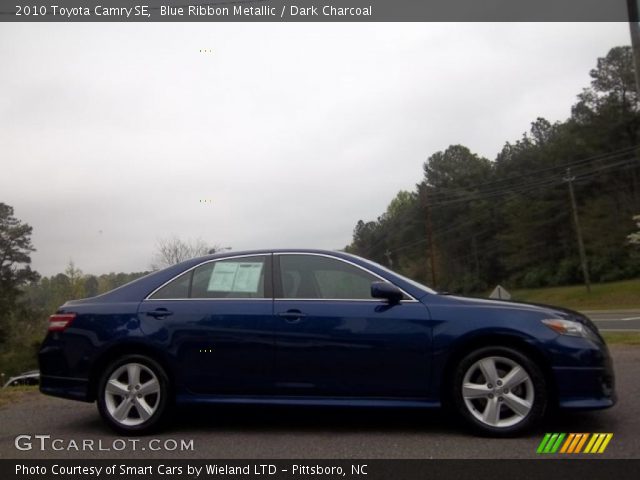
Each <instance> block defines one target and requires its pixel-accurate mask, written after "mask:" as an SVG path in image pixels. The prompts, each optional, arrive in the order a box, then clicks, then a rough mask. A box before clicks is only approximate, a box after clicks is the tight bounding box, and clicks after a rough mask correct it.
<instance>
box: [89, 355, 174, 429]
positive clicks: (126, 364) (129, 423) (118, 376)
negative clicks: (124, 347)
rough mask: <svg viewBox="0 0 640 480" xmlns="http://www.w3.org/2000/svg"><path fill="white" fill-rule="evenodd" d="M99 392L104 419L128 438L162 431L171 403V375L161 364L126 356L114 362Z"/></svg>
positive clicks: (102, 380)
mask: <svg viewBox="0 0 640 480" xmlns="http://www.w3.org/2000/svg"><path fill="white" fill-rule="evenodd" d="M98 388H99V390H98V411H99V412H100V415H101V416H102V418H103V419H104V420H105V421H106V422H107V424H109V426H110V427H111V428H112V429H114V430H115V431H116V432H118V433H121V434H125V435H134V434H138V435H139V434H144V433H148V432H150V431H152V430H153V429H155V428H156V427H158V426H159V425H160V423H161V422H162V420H163V418H164V416H165V413H166V410H167V407H168V405H169V403H170V402H169V381H168V378H167V374H166V373H165V371H164V369H163V368H162V367H161V366H160V364H158V362H156V361H155V360H153V359H152V358H149V357H147V356H143V355H126V356H124V357H121V358H119V359H117V360H116V361H114V362H112V363H111V364H110V365H108V366H107V368H106V369H105V370H104V372H103V375H102V377H101V379H100V382H99V386H98Z"/></svg>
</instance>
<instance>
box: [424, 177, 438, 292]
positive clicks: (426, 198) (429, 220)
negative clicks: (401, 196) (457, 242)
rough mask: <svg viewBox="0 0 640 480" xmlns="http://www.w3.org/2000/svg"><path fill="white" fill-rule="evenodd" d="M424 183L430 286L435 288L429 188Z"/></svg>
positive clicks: (434, 257) (434, 261)
mask: <svg viewBox="0 0 640 480" xmlns="http://www.w3.org/2000/svg"><path fill="white" fill-rule="evenodd" d="M428 188H429V187H428V186H427V185H426V183H425V188H424V202H425V208H426V219H425V220H426V223H427V242H428V247H429V252H428V253H429V261H430V263H431V287H432V288H436V285H437V283H436V278H437V276H436V254H435V248H434V246H433V225H432V224H431V207H430V205H429V190H428Z"/></svg>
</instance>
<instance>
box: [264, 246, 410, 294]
mask: <svg viewBox="0 0 640 480" xmlns="http://www.w3.org/2000/svg"><path fill="white" fill-rule="evenodd" d="M282 255H307V256H315V257H325V258H330V259H332V260H338V261H340V262H343V263H346V264H347V265H351V266H353V267H356V268H359V269H360V270H362V271H364V272H366V273H368V274H369V275H372V276H374V277H376V278H378V279H379V280H381V281H383V282H387V283H391V285H393V286H395V287H398V286H397V285H396V284H395V283H392V282H390V281H389V280H387V279H386V278H384V277H382V276H381V275H378V274H377V273H375V272H372V271H371V270H369V269H368V268H365V267H363V266H361V265H358V264H357V263H354V262H350V261H349V260H346V259H344V258H340V257H334V256H333V255H327V254H324V253H311V252H276V253H274V254H273V275H274V277H273V285H274V288H273V292H274V298H275V299H276V300H292V301H293V300H295V301H302V302H304V301H317V302H376V303H384V300H382V299H378V298H371V299H364V298H289V297H285V296H284V289H283V287H282V269H281V268H280V257H281V256H282ZM398 288H399V289H400V291H401V292H402V293H403V294H404V295H406V296H407V297H408V299H403V300H400V303H414V302H417V301H418V300H416V298H415V297H414V296H413V295H411V294H410V293H407V292H406V291H405V290H404V289H402V288H400V287H398Z"/></svg>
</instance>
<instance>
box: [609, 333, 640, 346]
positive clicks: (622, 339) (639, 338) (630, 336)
mask: <svg viewBox="0 0 640 480" xmlns="http://www.w3.org/2000/svg"><path fill="white" fill-rule="evenodd" d="M600 334H601V335H602V336H603V337H604V340H605V341H606V342H607V345H640V333H639V332H600Z"/></svg>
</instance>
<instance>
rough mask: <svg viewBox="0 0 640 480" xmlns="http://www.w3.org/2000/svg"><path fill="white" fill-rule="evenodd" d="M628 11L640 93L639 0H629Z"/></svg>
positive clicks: (637, 86) (637, 87) (637, 84)
mask: <svg viewBox="0 0 640 480" xmlns="http://www.w3.org/2000/svg"><path fill="white" fill-rule="evenodd" d="M627 11H628V13H629V31H630V32H631V47H632V48H633V64H634V66H635V68H634V70H635V73H636V89H637V91H638V92H639V93H640V15H639V11H638V0H627Z"/></svg>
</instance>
